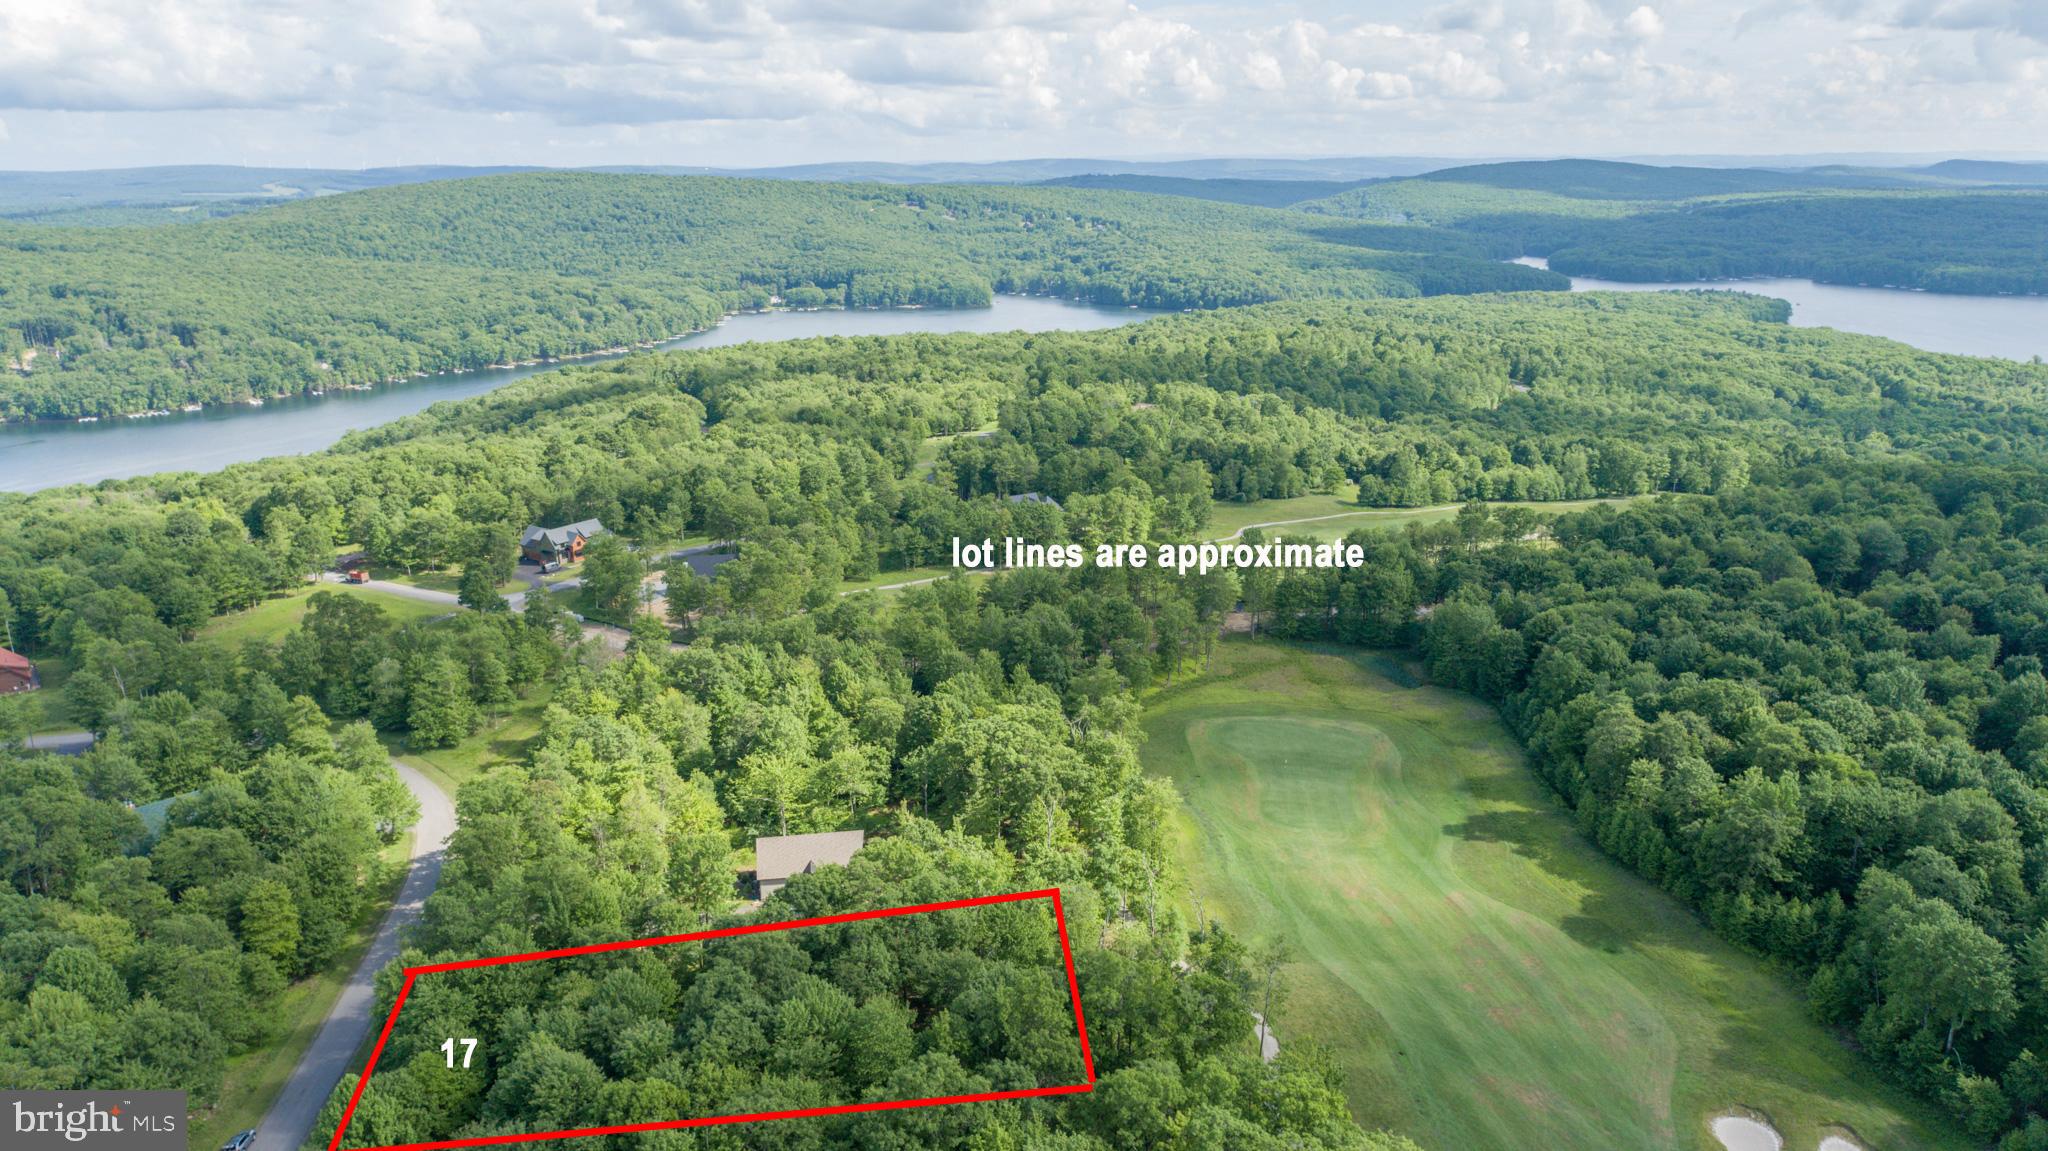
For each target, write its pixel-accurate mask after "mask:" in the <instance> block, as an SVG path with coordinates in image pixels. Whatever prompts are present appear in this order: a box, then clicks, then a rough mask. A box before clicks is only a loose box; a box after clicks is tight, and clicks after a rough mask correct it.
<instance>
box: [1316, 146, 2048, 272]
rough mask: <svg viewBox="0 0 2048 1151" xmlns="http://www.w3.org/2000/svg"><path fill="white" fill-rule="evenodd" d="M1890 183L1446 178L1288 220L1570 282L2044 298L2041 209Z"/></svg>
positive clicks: (1558, 174)
mask: <svg viewBox="0 0 2048 1151" xmlns="http://www.w3.org/2000/svg"><path fill="white" fill-rule="evenodd" d="M1900 183H1909V182H1907V181H1903V180H1892V181H1887V180H1886V179H1880V178H1878V177H1875V176H1864V175H1859V174H1857V173H1853V172H1852V173H1845V174H1838V175H1829V174H1827V173H1823V172H1806V173H1771V172H1762V171H1756V170H1749V169H1732V170H1724V169H1711V168H1652V167H1646V166H1644V165H1638V164H1608V163H1600V162H1595V161H1584V160H1572V161H1554V162H1544V163H1526V164H1498V165H1480V166H1476V167H1470V168H1453V169H1448V170H1445V171H1442V172H1434V173H1431V174H1429V175H1427V176H1421V177H1416V178H1414V179H1408V180H1393V181H1386V182H1383V183H1375V184H1368V185H1365V186H1362V187H1359V188H1356V189H1353V190H1350V191H1347V192H1342V193H1339V194H1338V195H1336V196H1333V197H1328V198H1325V199H1322V200H1311V201H1306V202H1304V203H1301V204H1298V205H1296V207H1298V208H1299V209H1300V210H1302V211H1304V212H1309V213H1317V214H1328V215H1336V216H1345V217H1350V218H1356V219H1364V220H1372V221H1377V222H1383V223H1393V224H1408V225H1421V226H1424V227H1427V228H1430V229H1435V230H1450V231H1456V232H1461V233H1464V234H1466V235H1471V236H1475V237H1484V238H1486V239H1488V240H1490V241H1493V242H1496V243H1501V244H1505V245H1506V246H1508V247H1512V248H1515V249H1516V250H1517V251H1518V252H1519V253H1525V254H1529V255H1538V256H1548V257H1549V258H1550V266H1551V267H1552V268H1553V269H1555V270H1557V271H1560V272H1564V273H1566V274H1568V275H1576V276H1592V277H1600V278H1606V279H1614V280H1630V281H1652V282H1654V281H1662V280H1714V279H1729V278H1741V277H1748V276H1802V277H1807V278H1810V279H1814V280H1819V281H1822V282H1824V283H1843V284H1870V285H1881V286H1886V287H1900V288H1917V289H1922V290H1925V291H1931V292H1962V293H1979V294H1992V293H2039V292H2042V291H2048V271H2044V269H2048V193H2043V192H2038V191H2022V190H2011V191H1998V190H1982V189H1942V190H1886V189H1888V188H1892V187H1896V186H1897V185H1898V184H1900ZM1857 189H1862V190H1857Z"/></svg>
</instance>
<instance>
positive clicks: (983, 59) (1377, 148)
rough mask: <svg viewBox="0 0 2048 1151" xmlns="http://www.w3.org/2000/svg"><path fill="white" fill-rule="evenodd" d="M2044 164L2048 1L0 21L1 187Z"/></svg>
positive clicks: (724, 6)
mask: <svg viewBox="0 0 2048 1151" xmlns="http://www.w3.org/2000/svg"><path fill="white" fill-rule="evenodd" d="M1822 152H1902V153H1938V154H1956V155H1960V154H1975V155H2040V154H2048V0H1734V2H1727V0H1722V2H1714V0H1651V2H1649V3H1638V2H1637V0H1452V2H1449V3H1386V2H1378V0H1366V2H1358V3H1328V2H1320V0H1303V2H1300V3H1256V2H1241V0H1212V2H1198V3H1172V2H1163V0H1162V2H1154V0H1140V2H1128V0H350V2H347V3H291V2H289V0H182V2H171V0H0V169H60V168H94V167H125V166H139V165H148V164H173V163H241V164H260V165H280V166H311V167H343V168H354V167H366V166H381V165H392V164H423V163H448V164H492V163H508V164H548V165H558V166H579V165H594V164H677V165H698V164H701V165H709V166H718V167H753V166H767V165H776V164H793V163H806V162H815V161H828V160H854V159H863V160H894V161H902V162H925V161H934V160H997V159H1017V158H1029V157H1047V156H1087V157H1115V158H1129V159H1146V158H1164V157H1181V156H1224V155H1235V156H1339V155H1341V156H1364V155H1424V156H1445V157H1459V156H1495V157H1498V156H1534V155H1641V154H1667V155H1668V154H1685V153H1720V154H1785V153H1822Z"/></svg>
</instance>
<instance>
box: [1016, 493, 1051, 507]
mask: <svg viewBox="0 0 2048 1151" xmlns="http://www.w3.org/2000/svg"><path fill="white" fill-rule="evenodd" d="M1003 502H1005V503H1012V504H1045V505H1047V506H1049V507H1055V508H1056V507H1059V506H1060V502H1059V501H1058V500H1056V499H1054V498H1052V497H1051V496H1049V495H1046V494H1045V493H1044V492H1018V493H1017V494H1016V495H1014V496H1004V497H1003Z"/></svg>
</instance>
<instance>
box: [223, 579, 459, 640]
mask: <svg viewBox="0 0 2048 1151" xmlns="http://www.w3.org/2000/svg"><path fill="white" fill-rule="evenodd" d="M320 591H324V592H332V593H334V594H336V595H347V596H360V597H362V598H364V599H368V600H370V601H372V602H373V603H375V604H376V605H377V606H378V607H381V608H383V609H384V611H385V612H386V613H387V614H389V615H390V616H391V617H392V619H394V620H395V621H397V622H399V623H408V622H410V621H412V620H419V619H432V618H434V617H435V616H439V615H447V614H448V612H449V610H450V609H449V608H447V607H444V606H442V605H440V604H431V603H424V602H422V601H420V600H416V599H407V598H405V597H404V596H396V595H392V594H391V593H389V592H380V591H375V590H372V589H370V588H364V587H355V586H353V585H350V584H327V583H323V584H307V585H306V586H305V587H302V588H296V589H294V590H292V591H290V592H287V593H286V594H284V595H281V596H277V597H275V598H272V599H267V600H264V601H263V602H262V603H259V604H257V605H256V606H255V607H252V608H249V609H247V610H245V611H238V612H235V613H233V614H232V615H224V616H221V617H219V618H217V619H214V620H211V621H209V622H208V623H207V625H206V626H205V627H203V628H201V629H200V631H199V634H200V635H202V636H204V637H205V638H207V639H211V640H216V641H218V642H220V643H225V644H229V645H232V646H239V645H241V644H243V643H246V642H248V641H249V640H252V639H261V640H271V641H275V640H278V639H281V638H283V636H284V633H286V632H288V631H290V630H292V629H293V628H295V627H297V626H299V620H301V619H303V618H305V615H306V601H307V600H309V599H311V598H312V596H313V593H314V592H320Z"/></svg>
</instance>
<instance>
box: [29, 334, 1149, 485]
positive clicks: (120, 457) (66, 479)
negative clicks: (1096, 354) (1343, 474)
mask: <svg viewBox="0 0 2048 1151" xmlns="http://www.w3.org/2000/svg"><path fill="white" fill-rule="evenodd" d="M1150 314H1151V313H1147V312H1140V311H1136V310H1134V309H1129V308H1103V307H1096V306H1093V305H1089V304H1076V303H1071V302H1069V301H1066V300H1052V299H1044V298H1040V297H1031V296H997V297H996V298H995V303H994V306H993V307H988V308H916V309H910V308H900V309H893V310H889V311H856V312H848V311H820V312H766V313H757V314H752V315H742V316H730V317H727V319H726V321H725V323H723V324H721V325H719V326H718V327H716V328H713V329H711V330H710V331H706V332H698V333H696V334H695V335H690V336H685V337H683V338H682V339H680V340H675V341H672V342H670V343H667V344H664V345H662V346H663V347H664V348H718V347H724V346H726V345H728V344H741V343H747V342H749V341H770V340H800V339H803V338H805V337H807V336H886V335H896V334H900V333H904V332H1012V331H1026V332H1047V331H1059V330H1076V331H1078V330H1085V329H1090V328H1111V327H1115V326H1117V325H1118V324H1128V323H1130V322H1132V321H1134V320H1140V319H1144V318H1145V317H1147V316H1148V315H1150ZM600 358H602V357H592V358H590V359H582V360H568V361H565V362H563V363H560V364H542V365H537V366H535V367H531V368H506V369H499V370H484V371H478V372H470V373H469V374H467V375H461V376H458V375H452V374H451V375H446V376H429V377H427V378H425V379H417V380H413V381H411V382H410V383H405V384H391V385H387V386H384V387H379V388H376V389H374V390H372V391H367V392H349V391H334V392H329V393H327V394H326V395H324V396H294V397H292V398H290V399H284V400H269V401H266V402H265V403H264V405H263V406H262V407H260V408H255V407H249V406H246V405H225V406H220V407H212V408H208V409H206V410H205V411H201V412H192V413H182V412H181V413H176V414H173V415H169V416H160V417H157V418H155V419H145V420H118V419H117V420H101V421H100V422H99V423H96V424H75V423H39V424H7V425H0V491H17V492H28V491H36V490H38V489H40V488H50V487H58V486H60V485H63V484H79V483H97V482H98V481H100V480H105V479H120V478H123V477H126V476H140V475H148V474H150V473H151V472H180V471H195V472H204V471H213V470H215V469H217V468H223V467H226V466H227V465H229V464H232V463H239V462H241V461H243V460H254V459H262V458H263V457H265V456H283V455H297V454H299V453H302V452H314V451H319V450H320V449H321V448H324V447H327V446H328V445H330V444H332V443H334V441H336V440H338V439H340V438H341V436H342V433H344V432H349V431H353V430H355V429H357V428H368V427H374V426H376V425H378V424H382V423H388V422H390V421H392V420H395V419H397V418H399V417H400V416H409V415H411V414H412V413H414V412H417V411H419V410H421V409H423V408H426V407H428V406H430V405H432V404H437V403H440V402H441V401H442V400H459V399H463V398H465V397H467V396H475V395H480V394H482V393H484V392H488V391H490V390H491V389H493V388H496V387H501V386H503V385H505V384H508V383H511V382H512V381H513V380H517V379H523V378H525V377H527V376H531V375H536V374H538V373H540V372H552V371H557V370H559V369H561V368H566V367H573V366H575V365H577V364H588V363H593V362H595V361H596V360H597V359H600Z"/></svg>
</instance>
